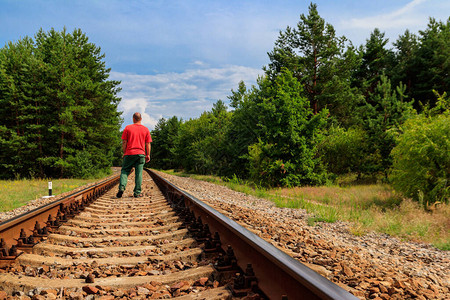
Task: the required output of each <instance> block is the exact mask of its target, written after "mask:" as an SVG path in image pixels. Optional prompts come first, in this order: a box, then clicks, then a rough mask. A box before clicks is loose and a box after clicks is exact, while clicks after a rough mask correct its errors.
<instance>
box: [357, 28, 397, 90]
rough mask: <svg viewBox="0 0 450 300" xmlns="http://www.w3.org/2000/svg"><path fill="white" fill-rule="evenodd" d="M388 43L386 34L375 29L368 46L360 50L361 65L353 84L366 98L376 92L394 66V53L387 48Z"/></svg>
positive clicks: (367, 41) (368, 40)
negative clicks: (383, 76) (381, 81)
mask: <svg viewBox="0 0 450 300" xmlns="http://www.w3.org/2000/svg"><path fill="white" fill-rule="evenodd" d="M388 42H389V39H387V38H385V37H384V32H381V31H380V30H379V29H378V28H375V29H374V31H373V32H372V33H371V34H370V37H369V39H367V40H366V44H365V45H364V46H362V47H360V49H359V52H360V56H361V63H360V65H359V67H358V69H357V71H356V72H355V74H354V76H353V84H354V85H355V86H357V87H358V88H359V89H360V91H361V92H362V93H363V94H364V95H365V96H368V95H369V94H370V93H373V92H374V90H375V89H376V87H377V86H378V82H379V81H380V80H381V77H382V75H384V74H386V72H387V71H388V70H389V66H390V65H392V61H393V52H392V51H391V50H389V49H386V48H385V47H386V45H387V43H388Z"/></svg>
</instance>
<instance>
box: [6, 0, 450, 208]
mask: <svg viewBox="0 0 450 300" xmlns="http://www.w3.org/2000/svg"><path fill="white" fill-rule="evenodd" d="M104 57H105V55H104V54H102V53H101V49H100V47H98V46H96V45H95V44H93V43H91V42H89V39H88V37H87V36H86V34H85V33H83V32H82V31H81V30H80V29H76V30H74V31H73V32H72V33H69V32H67V31H66V29H64V30H63V31H61V32H58V31H55V30H54V29H52V30H50V31H48V32H44V31H43V30H42V29H41V30H40V31H38V33H36V35H35V36H34V39H33V38H30V37H25V38H22V39H20V40H18V41H16V42H9V43H7V44H6V45H5V46H4V47H3V48H0V149H1V151H0V179H14V178H51V177H53V178H66V177H78V178H83V177H89V176H92V175H93V174H94V175H95V174H102V173H107V172H108V170H109V169H110V167H111V166H112V165H115V166H119V165H120V160H121V156H122V153H121V141H120V136H121V135H120V128H121V125H122V121H123V120H122V118H121V112H119V111H118V104H119V102H120V100H121V99H120V97H118V93H119V91H120V82H118V81H114V80H108V78H109V72H110V69H108V68H107V67H106V64H105V61H104ZM449 70H450V18H449V19H447V20H445V21H438V20H435V19H433V18H430V19H429V22H428V24H427V26H426V28H424V29H423V30H420V31H419V32H418V33H412V32H410V31H409V30H406V31H405V32H404V34H402V35H400V36H399V37H398V39H397V40H396V41H393V42H392V44H390V43H389V40H388V39H387V38H386V37H385V34H384V33H383V32H381V31H380V30H379V29H374V30H373V31H372V32H371V34H370V36H369V37H368V38H367V39H366V42H365V43H364V44H362V45H360V46H358V47H356V46H354V45H353V44H352V42H351V41H349V40H348V39H347V38H345V37H344V36H338V35H337V34H336V32H335V29H334V27H333V26H332V25H331V24H329V23H327V22H326V21H325V20H324V19H323V18H322V17H320V15H319V13H318V10H317V5H315V4H311V5H310V6H309V11H308V14H301V15H300V20H299V21H298V23H297V24H296V25H294V26H292V27H291V26H288V27H286V29H285V30H282V31H280V33H279V36H278V38H277V39H276V41H275V43H274V47H273V50H272V51H270V52H269V53H268V63H267V65H266V66H265V67H264V75H263V76H261V77H259V78H257V83H256V85H252V86H247V85H246V84H245V83H244V82H242V81H241V82H240V83H239V84H238V86H237V87H230V89H231V88H232V89H231V91H230V94H229V95H228V99H227V100H226V101H227V102H225V101H223V100H217V102H216V103H215V104H214V105H213V107H212V109H211V110H210V111H205V112H203V113H202V114H201V116H199V117H198V118H193V119H189V120H182V119H180V118H179V117H177V116H173V117H170V118H162V119H160V120H159V122H158V124H157V126H156V127H155V129H154V130H153V131H152V137H153V143H152V153H151V163H150V165H149V167H152V168H159V169H177V170H184V171H185V172H190V173H197V174H213V175H218V176H221V177H223V178H238V179H242V180H246V181H248V182H251V183H252V184H254V185H256V186H258V187H292V186H314V185H328V184H334V183H336V180H337V179H338V178H340V177H343V176H349V175H351V176H354V177H355V180H356V182H362V181H377V182H379V181H382V182H389V183H390V184H392V186H393V187H394V188H395V189H396V190H398V191H400V192H401V193H403V194H404V195H405V196H407V197H410V198H412V199H414V200H416V201H419V202H421V203H423V204H424V205H426V204H427V203H428V204H429V203H434V202H448V199H449V196H450V187H449V174H450V155H449V153H450V151H449V148H450V147H449V143H450V142H449V136H450V115H449V112H450V99H449V96H448V94H447V92H448V90H449V84H450V76H449Z"/></svg>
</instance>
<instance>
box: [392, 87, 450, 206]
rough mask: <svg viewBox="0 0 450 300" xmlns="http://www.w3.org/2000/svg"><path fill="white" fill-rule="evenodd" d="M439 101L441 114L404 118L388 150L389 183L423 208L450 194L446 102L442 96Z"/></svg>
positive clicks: (445, 199) (449, 129) (449, 130)
mask: <svg viewBox="0 0 450 300" xmlns="http://www.w3.org/2000/svg"><path fill="white" fill-rule="evenodd" d="M438 101H439V100H438ZM440 101H441V102H446V110H445V111H444V113H440V114H437V115H433V114H431V115H426V114H421V115H419V116H417V117H415V118H412V119H410V120H408V121H406V122H405V124H404V125H403V126H402V134H401V135H400V136H399V137H398V144H397V146H396V147H395V148H394V149H393V151H392V156H393V158H394V163H393V167H392V172H391V174H390V177H389V178H390V180H391V182H392V184H393V186H394V187H395V188H396V189H397V190H399V191H400V192H402V193H404V194H405V196H407V197H411V198H412V199H414V200H416V201H419V202H420V203H421V204H422V205H423V206H424V207H425V208H426V207H427V205H428V204H432V203H434V202H436V201H441V202H448V200H449V197H450V178H449V174H450V172H449V170H450V155H449V153H450V139H449V136H450V113H449V108H450V105H449V104H450V101H449V100H448V99H445V95H444V97H442V98H440ZM438 104H439V102H438Z"/></svg>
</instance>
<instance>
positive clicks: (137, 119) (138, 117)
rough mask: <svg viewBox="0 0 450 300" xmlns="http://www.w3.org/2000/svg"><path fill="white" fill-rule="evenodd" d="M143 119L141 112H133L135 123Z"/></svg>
mask: <svg viewBox="0 0 450 300" xmlns="http://www.w3.org/2000/svg"><path fill="white" fill-rule="evenodd" d="M141 120H142V117H141V114H140V113H138V112H135V113H134V114H133V123H137V122H140V121H141Z"/></svg>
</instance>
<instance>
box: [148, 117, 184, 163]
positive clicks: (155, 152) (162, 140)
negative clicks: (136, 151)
mask: <svg viewBox="0 0 450 300" xmlns="http://www.w3.org/2000/svg"><path fill="white" fill-rule="evenodd" d="M181 124H182V121H181V120H179V119H178V118H177V117H175V116H174V117H172V118H170V119H168V120H166V119H164V118H162V119H160V120H159V121H158V124H156V126H155V129H154V130H152V132H151V134H152V140H153V142H152V149H151V155H152V157H151V160H152V162H151V165H152V166H153V167H154V168H165V169H173V168H178V167H179V166H180V164H179V163H178V162H177V159H176V156H175V146H176V143H177V138H178V134H179V130H180V127H181Z"/></svg>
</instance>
